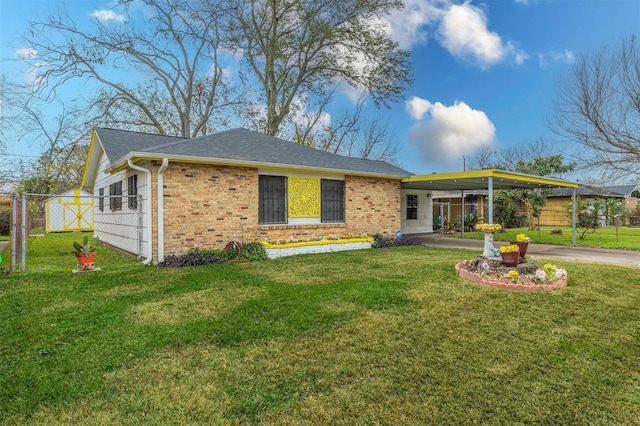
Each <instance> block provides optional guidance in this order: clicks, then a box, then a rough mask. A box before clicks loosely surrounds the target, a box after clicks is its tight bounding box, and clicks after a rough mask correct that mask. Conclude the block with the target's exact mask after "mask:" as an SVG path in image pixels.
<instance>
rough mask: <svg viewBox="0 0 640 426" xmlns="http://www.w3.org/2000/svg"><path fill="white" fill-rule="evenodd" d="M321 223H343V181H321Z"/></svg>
mask: <svg viewBox="0 0 640 426" xmlns="http://www.w3.org/2000/svg"><path fill="white" fill-rule="evenodd" d="M321 185H322V201H321V202H322V215H321V221H322V222H344V181H342V180H330V179H322V182H321Z"/></svg>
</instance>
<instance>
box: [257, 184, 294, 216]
mask: <svg viewBox="0 0 640 426" xmlns="http://www.w3.org/2000/svg"><path fill="white" fill-rule="evenodd" d="M258 198H259V205H258V216H259V218H258V220H259V223H261V224H272V223H287V178H286V177H285V176H266V175H260V176H259V191H258Z"/></svg>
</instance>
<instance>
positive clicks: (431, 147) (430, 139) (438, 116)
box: [406, 97, 496, 166]
mask: <svg viewBox="0 0 640 426" xmlns="http://www.w3.org/2000/svg"><path fill="white" fill-rule="evenodd" d="M406 107H407V111H408V112H409V113H410V114H411V116H412V117H413V118H414V119H417V120H421V119H422V118H424V117H425V115H427V114H429V117H428V118H427V119H425V120H424V121H420V122H418V123H416V124H414V125H413V126H412V127H411V128H410V129H409V137H408V141H409V143H410V144H412V145H415V146H416V147H417V148H418V151H419V152H420V159H421V160H422V161H423V162H424V163H426V164H432V165H440V166H442V165H445V166H450V165H452V164H454V163H455V162H457V161H459V160H460V159H461V158H462V156H463V155H469V154H472V153H473V152H474V151H475V150H477V149H478V148H480V147H482V146H491V145H492V144H493V142H494V140H495V132H496V128H495V126H494V125H493V123H492V122H491V120H489V118H488V117H487V115H486V114H485V113H484V112H482V111H478V110H474V109H472V108H471V107H469V106H468V105H467V104H466V103H464V102H456V103H455V104H453V105H451V106H446V105H443V104H442V103H440V102H436V103H431V102H429V101H427V100H425V99H420V98H417V97H414V98H413V99H411V100H409V101H407V103H406Z"/></svg>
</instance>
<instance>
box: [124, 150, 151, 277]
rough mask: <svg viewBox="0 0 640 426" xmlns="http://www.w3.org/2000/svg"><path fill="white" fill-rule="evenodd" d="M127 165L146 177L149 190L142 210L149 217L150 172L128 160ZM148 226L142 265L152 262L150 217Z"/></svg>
mask: <svg viewBox="0 0 640 426" xmlns="http://www.w3.org/2000/svg"><path fill="white" fill-rule="evenodd" d="M127 163H128V165H129V167H130V168H132V169H133V170H138V171H140V172H142V173H145V174H146V175H147V182H148V188H149V194H148V196H147V197H146V200H145V204H146V208H145V209H144V210H145V211H148V212H149V215H151V171H150V170H148V169H145V168H144V167H140V166H136V165H135V164H133V161H131V160H128V161H127ZM149 219H150V220H149V225H148V226H147V242H148V244H147V247H148V248H149V252H150V253H148V255H147V258H146V259H145V260H143V261H142V264H143V265H148V264H150V263H151V261H152V260H153V250H152V249H151V247H152V244H151V238H152V233H151V226H152V225H153V220H152V216H149Z"/></svg>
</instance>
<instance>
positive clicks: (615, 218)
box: [607, 200, 631, 241]
mask: <svg viewBox="0 0 640 426" xmlns="http://www.w3.org/2000/svg"><path fill="white" fill-rule="evenodd" d="M607 209H608V210H609V211H608V213H609V217H610V218H611V221H612V222H613V225H614V226H615V227H616V241H619V238H618V227H619V226H620V225H621V224H622V223H623V221H624V217H625V216H630V215H631V210H629V209H628V208H626V207H625V205H624V204H623V203H622V201H621V200H609V202H608V203H607Z"/></svg>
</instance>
